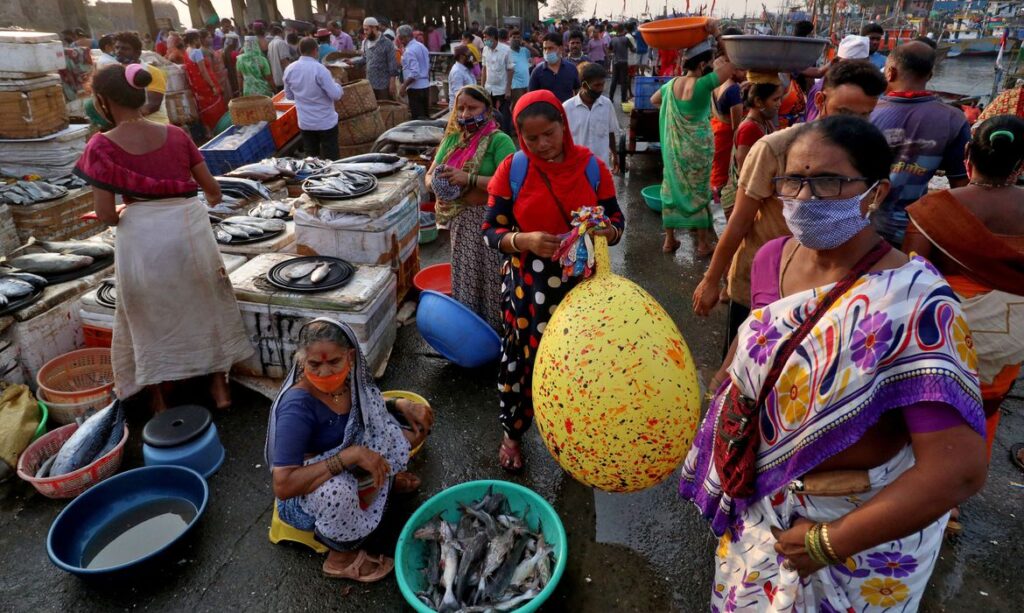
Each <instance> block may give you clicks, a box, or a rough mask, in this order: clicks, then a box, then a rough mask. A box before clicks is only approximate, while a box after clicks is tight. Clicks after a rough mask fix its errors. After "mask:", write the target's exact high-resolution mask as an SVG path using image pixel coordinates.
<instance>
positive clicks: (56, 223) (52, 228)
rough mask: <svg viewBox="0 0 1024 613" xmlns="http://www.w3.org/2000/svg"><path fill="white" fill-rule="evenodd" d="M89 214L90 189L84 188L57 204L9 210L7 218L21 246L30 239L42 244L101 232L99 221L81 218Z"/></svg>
mask: <svg viewBox="0 0 1024 613" xmlns="http://www.w3.org/2000/svg"><path fill="white" fill-rule="evenodd" d="M92 210H93V203H92V188H91V187H85V188H82V189H79V190H75V191H73V192H71V193H69V194H68V195H67V196H64V197H63V198H61V199H59V200H52V201H50V202H40V203H38V204H27V205H15V206H12V207H11V216H12V217H13V218H14V226H15V227H16V228H17V229H18V240H20V241H21V242H22V243H24V242H26V241H28V238H29V237H30V236H34V237H36V238H37V239H39V240H46V241H66V240H71V239H76V238H89V237H90V236H92V235H94V234H99V233H100V232H101V231H102V230H103V228H104V226H103V222H102V221H100V220H98V219H82V218H81V217H82V215H85V214H86V213H90V212H92Z"/></svg>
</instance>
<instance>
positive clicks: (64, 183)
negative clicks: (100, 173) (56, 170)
mask: <svg viewBox="0 0 1024 613" xmlns="http://www.w3.org/2000/svg"><path fill="white" fill-rule="evenodd" d="M46 182H47V183H49V184H50V185H56V186H58V187H66V188H67V189H68V191H70V190H73V189H78V188H80V187H85V186H86V185H88V183H86V182H85V179H83V178H81V177H79V176H78V175H73V174H67V175H64V176H61V177H57V178H56V179H47V180H46Z"/></svg>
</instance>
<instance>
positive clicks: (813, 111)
mask: <svg viewBox="0 0 1024 613" xmlns="http://www.w3.org/2000/svg"><path fill="white" fill-rule="evenodd" d="M869 42H870V41H869V40H868V38H867V37H866V36H857V35H856V34H850V35H849V36H847V37H846V38H844V39H843V40H841V41H840V42H839V51H838V52H836V59H834V60H832V63H833V64H838V63H839V62H843V61H848V60H866V59H868V47H869ZM823 82H824V79H818V80H817V81H815V82H814V85H812V86H811V89H810V90H809V91H808V92H807V121H814V120H815V119H817V118H818V105H817V104H815V102H814V96H815V94H817V93H818V92H820V91H821V85H822V83H823Z"/></svg>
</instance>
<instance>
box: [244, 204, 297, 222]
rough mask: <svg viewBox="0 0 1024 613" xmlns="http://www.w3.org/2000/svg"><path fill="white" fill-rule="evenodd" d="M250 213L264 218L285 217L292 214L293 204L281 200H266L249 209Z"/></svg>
mask: <svg viewBox="0 0 1024 613" xmlns="http://www.w3.org/2000/svg"><path fill="white" fill-rule="evenodd" d="M249 215H250V216H252V217H261V218H263V219H284V218H286V217H291V216H292V205H290V204H287V203H285V202H281V201H280V200H265V201H263V202H260V203H259V204H257V205H256V206H254V207H253V208H251V209H249Z"/></svg>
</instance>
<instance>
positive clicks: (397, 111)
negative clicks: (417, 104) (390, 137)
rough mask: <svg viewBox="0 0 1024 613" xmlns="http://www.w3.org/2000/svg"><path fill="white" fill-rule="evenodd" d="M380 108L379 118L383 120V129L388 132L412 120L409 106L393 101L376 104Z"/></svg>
mask: <svg viewBox="0 0 1024 613" xmlns="http://www.w3.org/2000/svg"><path fill="white" fill-rule="evenodd" d="M377 104H378V105H379V107H380V116H381V118H382V119H383V120H384V129H385V130H390V129H391V128H393V127H395V126H397V125H398V124H402V123H405V122H407V121H409V120H410V119H412V114H411V113H410V112H409V106H408V105H406V104H402V103H401V102H395V101H393V100H381V101H379V102H378V103H377Z"/></svg>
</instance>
